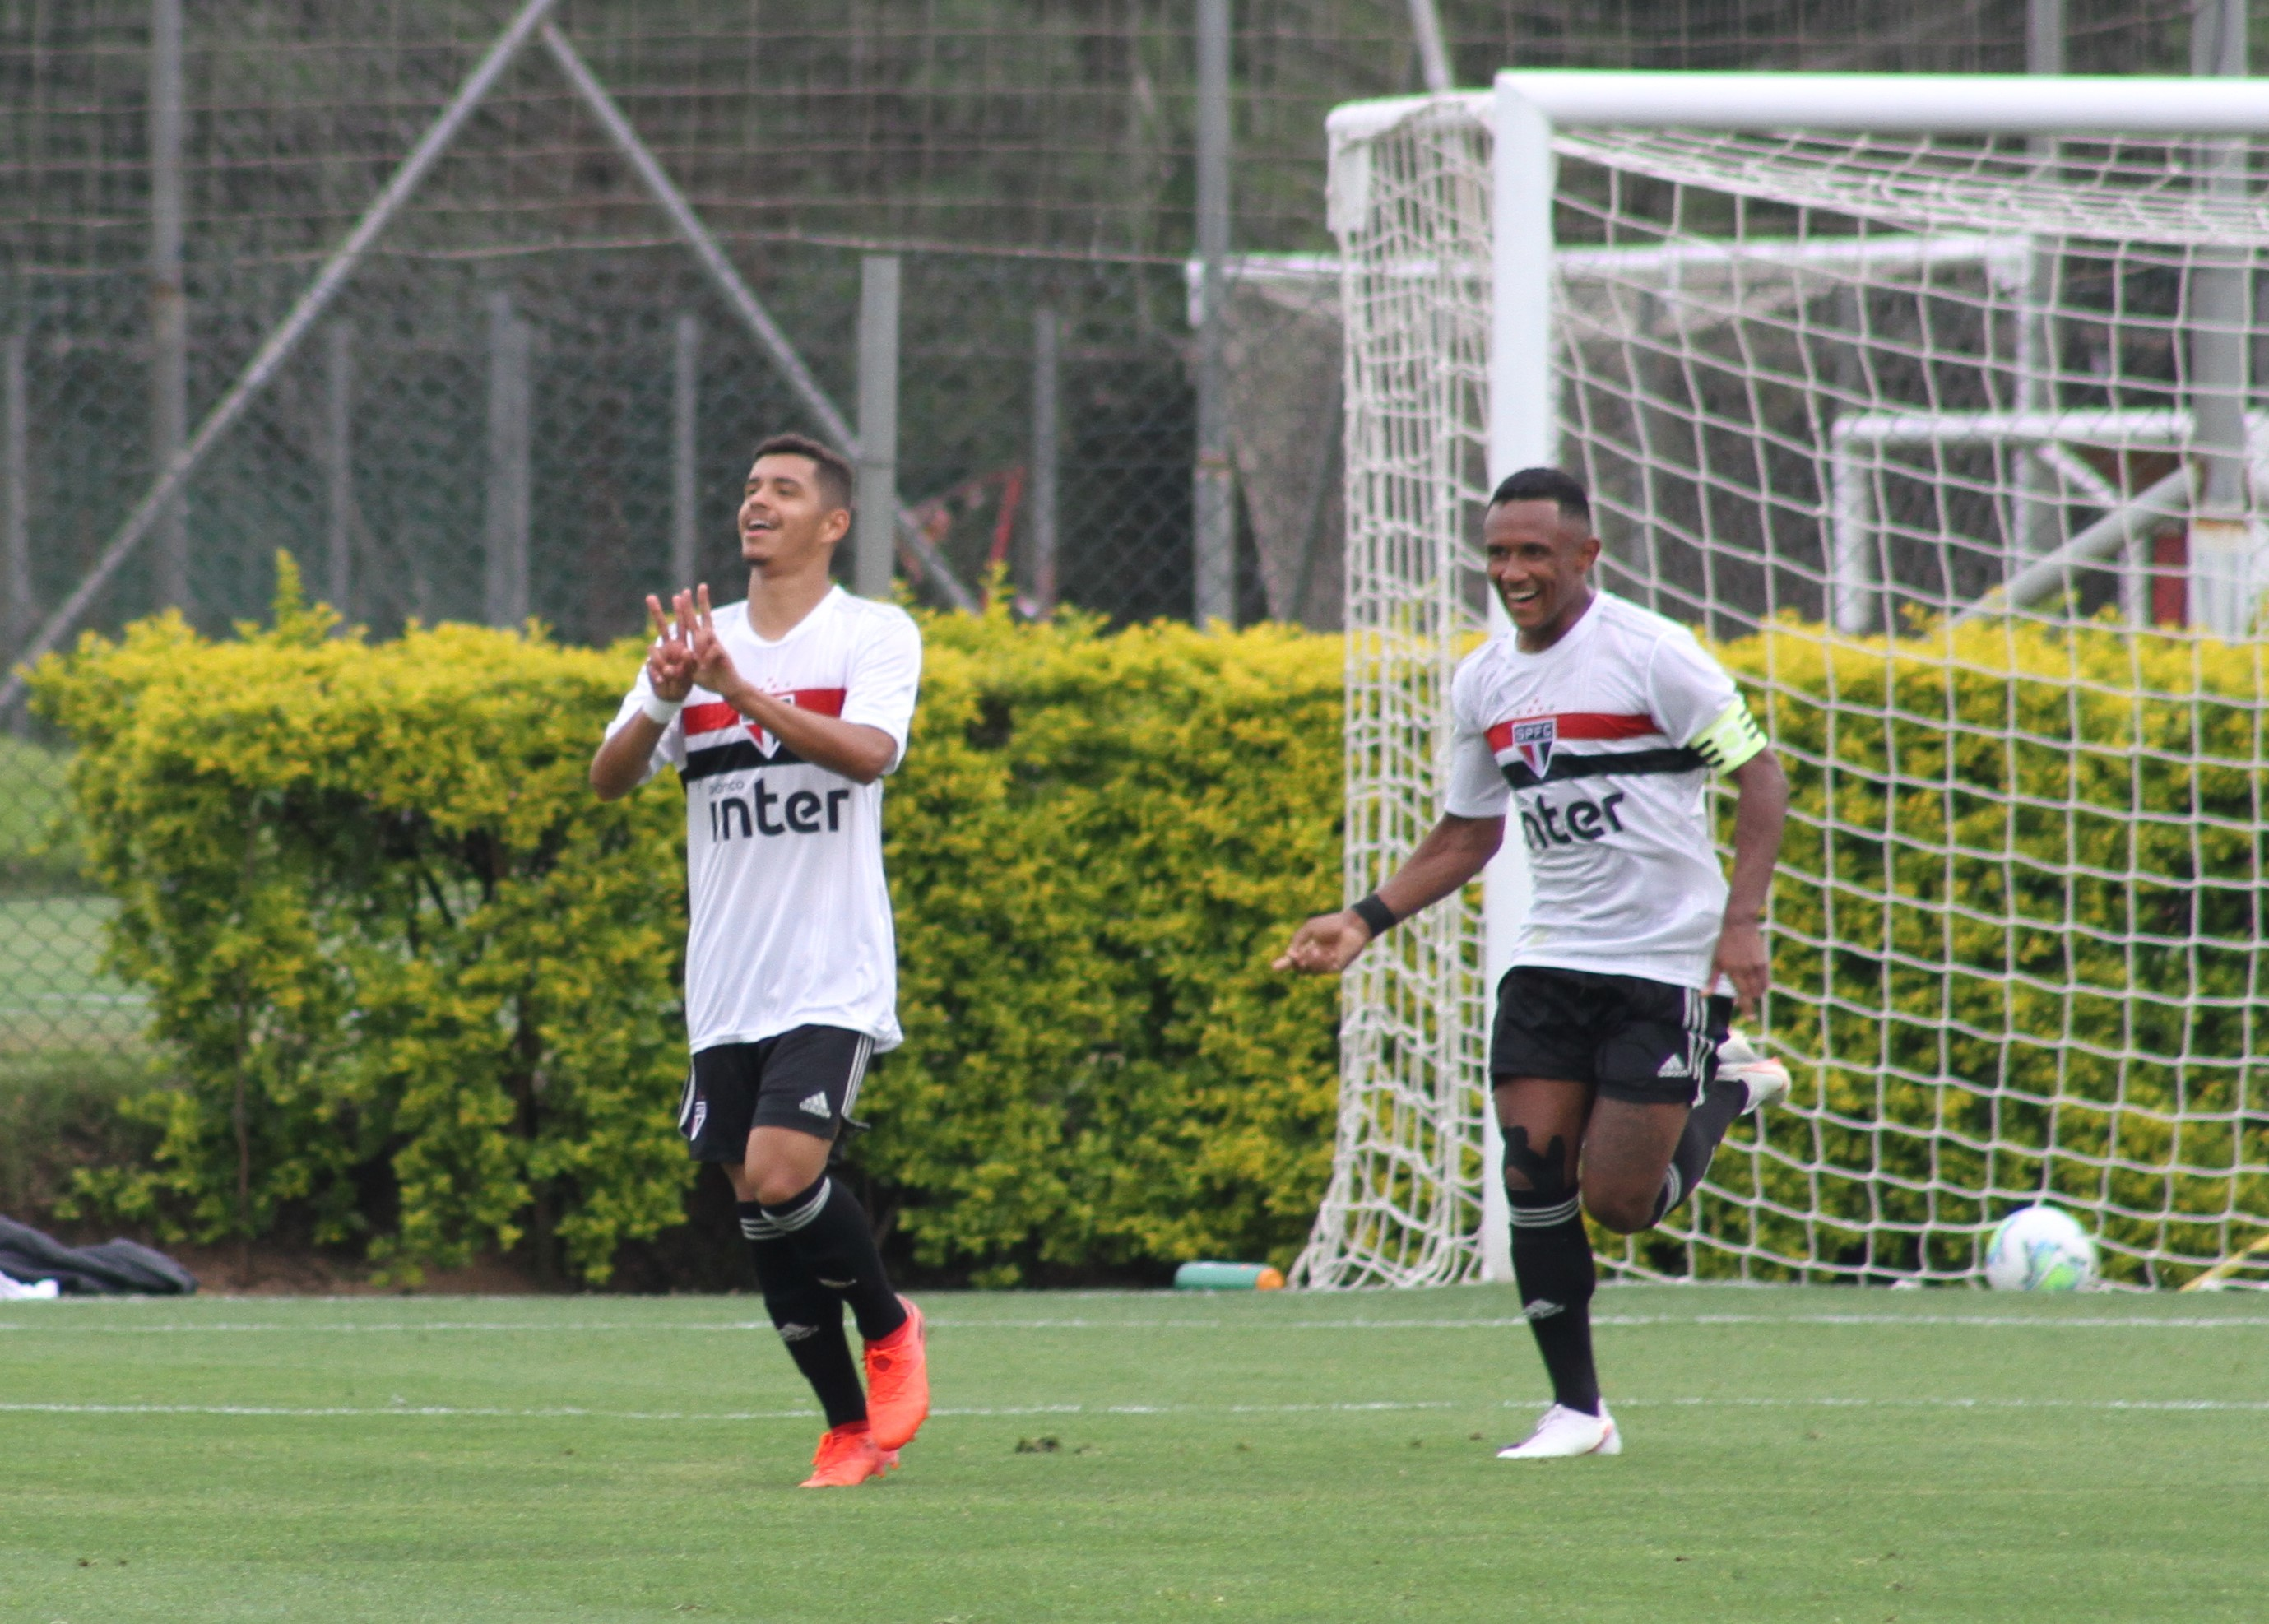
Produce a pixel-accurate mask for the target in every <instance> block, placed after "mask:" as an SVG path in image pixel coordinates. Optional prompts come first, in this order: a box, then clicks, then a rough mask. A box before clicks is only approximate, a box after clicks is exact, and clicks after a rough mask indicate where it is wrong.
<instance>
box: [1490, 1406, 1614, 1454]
mask: <svg viewBox="0 0 2269 1624" xmlns="http://www.w3.org/2000/svg"><path fill="white" fill-rule="evenodd" d="M1622 1452H1623V1435H1622V1433H1620V1432H1618V1431H1617V1430H1616V1429H1615V1417H1614V1416H1612V1415H1610V1414H1608V1406H1606V1405H1604V1404H1603V1405H1601V1406H1600V1413H1599V1414H1597V1415H1586V1414H1584V1412H1583V1411H1581V1410H1571V1409H1570V1408H1569V1407H1568V1406H1566V1405H1564V1404H1556V1405H1554V1406H1552V1407H1551V1408H1550V1409H1548V1410H1547V1411H1545V1412H1544V1414H1543V1416H1542V1418H1541V1420H1539V1421H1537V1423H1536V1430H1535V1431H1534V1432H1532V1433H1530V1434H1529V1435H1528V1436H1527V1437H1526V1439H1524V1440H1523V1441H1522V1442H1520V1443H1508V1444H1506V1445H1505V1446H1504V1448H1503V1449H1501V1450H1499V1451H1497V1458H1498V1459H1499V1460H1565V1459H1568V1458H1571V1457H1572V1456H1577V1455H1620V1454H1622Z"/></svg>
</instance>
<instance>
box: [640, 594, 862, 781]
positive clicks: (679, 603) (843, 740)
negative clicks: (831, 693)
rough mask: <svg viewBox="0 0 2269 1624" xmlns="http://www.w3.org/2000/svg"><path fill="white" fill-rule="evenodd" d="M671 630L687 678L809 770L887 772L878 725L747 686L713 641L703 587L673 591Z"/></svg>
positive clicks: (857, 776)
mask: <svg viewBox="0 0 2269 1624" xmlns="http://www.w3.org/2000/svg"><path fill="white" fill-rule="evenodd" d="M676 613H677V631H678V634H679V636H680V637H681V638H682V639H684V643H685V646H686V647H687V649H688V650H689V651H690V658H691V662H692V672H693V680H694V681H695V682H697V683H700V685H701V686H702V687H704V688H706V689H707V690H709V691H710V692H711V693H713V694H715V695H716V696H717V697H718V698H721V699H722V700H723V701H724V702H725V703H726V704H728V705H731V706H732V707H733V708H734V709H735V711H738V712H740V713H741V714H742V715H743V716H744V717H746V718H748V720H750V721H751V722H754V723H755V724H756V725H757V726H758V727H761V728H763V729H764V730H765V732H767V733H769V734H772V736H773V737H775V738H777V739H778V740H780V742H781V743H783V744H785V745H787V747H788V749H792V750H794V751H795V753H796V754H797V755H798V756H800V757H802V758H803V759H804V760H806V761H808V762H810V763H811V764H813V765H814V766H819V767H824V768H826V769H827V770H828V771H831V772H839V773H841V774H842V775H843V776H844V777H845V778H846V779H850V780H851V781H852V782H853V783H854V784H872V783H873V782H874V781H875V780H876V779H879V778H881V777H882V776H883V773H885V772H887V771H890V767H891V760H892V759H893V758H894V757H896V756H897V755H898V744H897V742H895V741H894V740H892V739H891V735H890V734H887V733H884V732H883V730H882V729H881V728H879V727H867V726H865V725H864V724H862V723H860V722H846V721H843V720H839V719H838V718H836V717H832V716H822V715H820V714H819V713H818V712H816V711H805V710H800V709H798V708H797V707H796V706H795V705H790V704H788V703H787V701H786V700H782V699H778V698H773V697H772V695H770V694H768V693H765V692H764V691H763V690H760V689H758V688H757V687H755V686H753V685H752V684H750V683H749V682H748V681H747V680H746V679H745V678H743V676H742V675H741V673H740V672H739V670H738V669H737V668H735V666H734V664H733V656H732V655H731V654H730V653H728V652H726V648H725V646H724V644H722V643H721V642H720V641H719V640H718V638H717V625H716V621H715V618H714V617H713V615H712V614H711V612H710V608H709V588H708V587H706V586H703V587H698V588H697V589H696V590H695V591H694V592H692V593H691V594H687V593H683V592H681V593H679V594H677V600H676Z"/></svg>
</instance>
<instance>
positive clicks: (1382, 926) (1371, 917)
mask: <svg viewBox="0 0 2269 1624" xmlns="http://www.w3.org/2000/svg"><path fill="white" fill-rule="evenodd" d="M1348 912H1349V913H1352V914H1354V915H1355V917H1356V918H1357V919H1361V920H1362V921H1363V922H1364V924H1366V925H1368V926H1371V937H1372V939H1373V940H1377V939H1378V937H1381V936H1384V935H1385V934H1386V933H1387V932H1388V931H1391V930H1393V928H1394V926H1395V921H1396V918H1397V916H1396V914H1395V912H1394V910H1393V909H1392V908H1390V907H1388V906H1387V905H1386V904H1385V903H1383V902H1381V901H1379V899H1378V892H1377V891H1373V892H1372V893H1371V895H1370V896H1368V897H1364V899H1363V900H1362V901H1361V902H1358V903H1353V904H1349V908H1348Z"/></svg>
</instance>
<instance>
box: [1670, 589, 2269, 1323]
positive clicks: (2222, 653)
mask: <svg viewBox="0 0 2269 1624" xmlns="http://www.w3.org/2000/svg"><path fill="white" fill-rule="evenodd" d="M1718 652H1719V654H1720V656H1721V657H1722V658H1723V659H1724V660H1725V661H1726V663H1727V665H1728V666H1729V667H1730V668H1732V669H1733V671H1734V673H1735V675H1737V676H1738V677H1739V678H1741V680H1742V681H1743V683H1744V684H1745V685H1746V686H1747V687H1748V689H1749V691H1750V694H1751V699H1752V703H1753V704H1754V705H1755V706H1756V707H1757V708H1758V709H1759V711H1760V712H1761V713H1763V714H1766V715H1769V716H1770V724H1771V732H1772V734H1773V737H1774V738H1775V740H1776V741H1777V742H1778V744H1779V746H1780V748H1781V751H1782V756H1783V759H1784V760H1785V763H1786V764H1787V765H1788V768H1789V774H1790V779H1791V781H1792V790H1793V799H1792V820H1791V823H1790V825H1789V831H1788V838H1787V840H1786V843H1785V845H1784V848H1783V853H1782V866H1781V870H1780V873H1779V875H1778V882H1777V884H1776V887H1775V891H1774V897H1773V919H1774V924H1775V926H1776V934H1775V940H1774V980H1775V986H1776V991H1775V992H1774V994H1773V1004H1772V1022H1773V1034H1774V1037H1775V1038H1776V1040H1777V1041H1778V1043H1779V1044H1780V1045H1782V1047H1783V1049H1784V1052H1788V1053H1790V1054H1792V1057H1795V1058H1799V1059H1805V1060H1807V1061H1808V1062H1809V1064H1808V1065H1807V1066H1806V1067H1803V1068H1802V1069H1801V1070H1800V1099H1803V1098H1805V1097H1807V1096H1810V1097H1812V1098H1814V1099H1816V1100H1817V1102H1818V1103H1819V1104H1822V1105H1824V1106H1825V1107H1826V1108H1827V1111H1828V1112H1829V1113H1830V1115H1829V1118H1827V1119H1825V1120H1823V1121H1822V1122H1821V1123H1820V1124H1819V1125H1818V1127H1817V1130H1816V1134H1817V1136H1816V1137H1814V1133H1815V1129H1814V1125H1813V1124H1812V1123H1810V1122H1808V1121H1807V1120H1805V1119H1803V1118H1795V1117H1785V1118H1780V1119H1779V1120H1778V1123H1773V1124H1769V1125H1768V1126H1767V1130H1766V1131H1767V1133H1768V1134H1769V1136H1770V1137H1769V1140H1768V1142H1769V1144H1770V1145H1771V1146H1772V1147H1773V1148H1774V1149H1775V1150H1777V1151H1778V1152H1781V1153H1782V1154H1783V1155H1785V1157H1786V1158H1787V1159H1785V1160H1782V1159H1779V1158H1776V1157H1769V1158H1767V1159H1766V1160H1765V1161H1764V1163H1763V1168H1764V1175H1763V1182H1762V1186H1761V1191H1760V1187H1759V1186H1758V1185H1755V1184H1749V1185H1747V1186H1746V1191H1745V1192H1761V1193H1763V1195H1764V1196H1766V1197H1767V1198H1768V1199H1769V1200H1771V1201H1773V1202H1775V1203H1777V1204H1778V1205H1779V1206H1781V1207H1785V1208H1787V1209H1790V1210H1791V1211H1792V1212H1794V1213H1798V1214H1803V1213H1811V1212H1816V1213H1817V1214H1819V1216H1820V1217H1821V1218H1822V1220H1824V1221H1825V1222H1817V1223H1808V1222H1807V1221H1806V1220H1805V1219H1804V1218H1802V1217H1798V1216H1786V1215H1779V1214H1771V1213H1767V1214H1765V1215H1763V1218H1762V1219H1761V1220H1760V1221H1757V1222H1756V1225H1755V1228H1754V1229H1753V1228H1752V1227H1751V1220H1750V1218H1749V1217H1748V1215H1747V1214H1743V1213H1741V1212H1740V1211H1738V1210H1736V1209H1733V1208H1732V1207H1728V1206H1726V1205H1724V1204H1720V1205H1718V1207H1715V1209H1714V1211H1713V1212H1712V1213H1711V1214H1710V1215H1709V1216H1708V1218H1707V1221H1706V1222H1707V1227H1708V1228H1709V1229H1711V1231H1712V1232H1713V1233H1714V1234H1715V1235H1716V1236H1718V1238H1721V1239H1723V1240H1725V1241H1726V1242H1728V1243H1729V1244H1734V1245H1738V1246H1745V1245H1749V1244H1757V1245H1762V1246H1763V1247H1764V1248H1766V1249H1768V1250H1770V1251H1774V1252H1777V1253H1778V1254H1780V1255H1782V1256H1784V1257H1797V1258H1803V1257H1818V1258H1822V1259H1829V1260H1834V1261H1838V1262H1842V1263H1844V1264H1846V1265H1851V1266H1859V1265H1863V1264H1864V1265H1869V1266H1876V1267H1880V1268H1883V1269H1886V1270H1889V1269H1905V1268H1913V1267H1916V1266H1921V1265H1924V1264H1927V1265H1929V1266H1933V1267H1936V1268H1940V1269H1962V1268H1966V1267H1968V1266H1969V1265H1970V1246H1971V1244H1972V1242H1971V1238H1970V1236H1969V1235H1968V1234H1966V1233H1963V1232H1962V1226H1964V1225H1970V1224H1976V1223H1979V1222H1987V1221H1989V1220H1991V1219H1992V1218H1996V1217H1999V1215H2000V1214H2001V1213H2002V1212H2004V1211H2006V1210H2007V1208H2008V1207H2009V1206H2010V1205H2012V1204H2013V1203H2012V1200H2011V1198H2012V1197H2013V1196H2014V1195H2017V1194H2021V1193H2023V1192H2050V1193H2051V1194H2060V1195H2062V1196H2064V1197H2066V1198H2067V1199H2068V1200H2071V1201H2072V1202H2073V1203H2075V1204H2079V1205H2085V1206H2090V1207H2093V1206H2095V1205H2096V1204H2098V1203H2099V1202H2103V1201H2105V1200H2107V1199H2108V1200H2109V1201H2110V1204H2111V1205H2112V1206H2113V1207H2115V1208H2116V1209H2118V1210H2117V1213H2116V1214H2115V1215H2114V1216H2112V1217H2111V1218H2110V1219H2109V1220H2108V1221H2107V1222H2106V1224H2105V1226H2104V1235H2105V1236H2106V1238H2107V1239H2108V1240H2109V1241H2110V1243H2111V1244H2112V1246H2113V1248H2114V1251H2115V1254H2117V1252H2118V1251H2120V1249H2128V1251H2131V1252H2140V1251H2162V1252H2167V1251H2171V1252H2174V1253H2179V1254H2185V1255H2188V1256H2190V1257H2191V1258H2206V1259H2210V1258H2213V1257H2215V1256H2218V1255H2220V1253H2221V1251H2222V1250H2223V1249H2224V1246H2225V1244H2226V1236H2225V1232H2224V1229H2223V1227H2222V1226H2223V1221H2225V1220H2226V1219H2227V1218H2228V1216H2229V1215H2231V1214H2236V1215H2237V1217H2238V1223H2237V1229H2238V1232H2239V1234H2240V1236H2241V1237H2243V1236H2250V1234H2251V1232H2252V1230H2253V1229H2254V1228H2255V1227H2258V1226H2261V1225H2269V1107H2265V1085H2269V1067H2265V1065H2264V1064H2263V1062H2262V1061H2261V1060H2259V1059H2258V1058H2257V1056H2258V1054H2259V1053H2260V1052H2261V1050H2262V1047H2263V1040H2264V1038H2265V1037H2269V1033H2265V1031H2264V1030H2263V1018H2264V1017H2263V1007H2262V1005H2261V1004H2260V1003H2259V1002H2258V1000H2259V999H2260V997H2261V995H2262V991H2263V988H2264V985H2265V981H2264V977H2265V972H2269V947H2265V930H2264V923H2265V921H2264V919H2263V905H2264V901H2265V897H2264V894H2263V891H2262V889H2261V886H2262V877H2263V858H2264V847H2263V841H2264V827H2263V824H2264V818H2263V814H2264V809H2265V801H2269V751H2265V749H2264V739H2263V727H2264V722H2265V718H2269V704H2265V701H2269V685H2265V681H2264V671H2263V665H2262V651H2260V650H2259V649H2257V648H2254V647H2251V646H2221V645H2217V644H2212V643H2202V642H2200V641H2199V640H2198V639H2193V638H2189V637H2167V636H2160V635H2154V634H2142V635H2137V634H2131V633H2127V632H2125V631H2120V630H2117V629H2116V628H2113V627H2110V626H2109V625H2094V626H2088V627H2082V628H2078V629H2072V630H2065V631H2058V630H2056V629H2052V628H2049V627H2044V626H2035V625H2021V624H1973V625H1969V626H1964V627H1961V628H1958V629H1954V630H1950V631H1949V630H1947V628H1944V627H1922V628H1918V629H1917V631H1916V632H1915V634H1914V635H1912V636H1910V637H1906V638H1902V639H1897V640H1896V641H1888V642H1887V641H1882V640H1878V641H1877V642H1876V643H1874V645H1872V646H1859V645H1854V644H1851V643H1841V642H1836V641H1831V640H1829V639H1824V638H1822V636H1821V634H1820V632H1819V631H1818V629H1817V628H1810V627H1805V626H1802V625H1799V624H1793V623H1788V624H1780V625H1778V626H1774V627H1771V628H1769V629H1768V630H1767V631H1765V632H1763V634H1761V635H1759V636H1757V637H1755V638H1752V639H1745V640H1743V641H1741V642H1738V643H1734V644H1731V645H1728V646H1724V647H1722V648H1720V649H1719V651H1718ZM1831 944H1832V945H1831ZM1941 1078H1946V1079H1952V1080H1955V1081H1957V1082H1959V1083H1961V1084H1963V1085H1965V1086H1963V1087H1961V1088H1955V1089H1947V1088H1942V1087H1939V1086H1935V1085H1936V1080H1938V1079H1941ZM1815 1091H1816V1092H1815ZM2177 1112H2180V1113H2181V1115H2182V1118H2183V1120H2182V1121H2181V1122H2180V1123H2179V1124H2177V1121H2176V1119H2175V1118H2176V1113H2177ZM2051 1147H2053V1153H2051ZM1814 1166H1817V1167H1824V1168H1825V1169H1826V1171H1825V1172H1824V1173H1821V1174H1816V1175H1815V1174H1814V1173H1813V1172H1811V1171H1809V1170H1808V1168H1810V1167H1814ZM1713 1177H1716V1178H1717V1179H1718V1181H1719V1182H1721V1183H1732V1184H1740V1183H1741V1181H1743V1180H1744V1179H1745V1178H1746V1177H1747V1175H1746V1174H1745V1172H1744V1170H1743V1167H1742V1163H1741V1159H1740V1158H1738V1157H1724V1158H1721V1159H1720V1164H1719V1167H1718V1170H1717V1171H1716V1172H1715V1173H1714V1174H1713ZM1988 1191H1992V1192H1999V1198H1998V1199H1987V1198H1984V1196H1982V1194H1981V1193H1980V1192H1988ZM1882 1220H1888V1221H1890V1222H1896V1223H1900V1224H1907V1225H1914V1226H1918V1229H1921V1228H1926V1229H1929V1231H1930V1238H1929V1240H1928V1242H1927V1244H1926V1245H1925V1244H1917V1243H1915V1242H1913V1241H1911V1240H1909V1241H1899V1240H1892V1241H1889V1242H1888V1243H1887V1242H1886V1241H1885V1239H1884V1238H1883V1237H1882V1236H1880V1235H1878V1236H1876V1237H1875V1238H1874V1241H1873V1242H1872V1243H1871V1242H1870V1240H1869V1238H1868V1236H1867V1235H1866V1225H1868V1224H1869V1223H1870V1222H1877V1221H1882ZM2111 1261H2112V1265H2113V1272H2114V1273H2116V1274H2118V1275H2120V1276H2123V1277H2125V1278H2129V1279H2140V1278H2145V1277H2147V1276H2149V1277H2152V1278H2155V1279H2157V1280H2158V1281H2160V1282H2161V1283H2164V1282H2166V1281H2169V1280H2179V1279H2181V1278H2183V1277H2184V1273H2185V1272H2184V1270H2183V1269H2182V1268H2180V1267H2177V1268H2174V1269H2172V1270H2169V1269H2167V1268H2164V1267H2158V1268H2147V1267H2146V1266H2144V1264H2143V1263H2142V1262H2141V1261H2140V1259H2137V1258H2135V1257H2133V1256H2132V1255H2131V1256H2127V1257H2124V1258H2123V1257H2120V1256H2117V1255H2115V1256H2114V1257H2113V1259H2111ZM1712 1266H1728V1265H1726V1262H1725V1260H1724V1259H1718V1260H1716V1262H1714V1263H1713V1264H1712Z"/></svg>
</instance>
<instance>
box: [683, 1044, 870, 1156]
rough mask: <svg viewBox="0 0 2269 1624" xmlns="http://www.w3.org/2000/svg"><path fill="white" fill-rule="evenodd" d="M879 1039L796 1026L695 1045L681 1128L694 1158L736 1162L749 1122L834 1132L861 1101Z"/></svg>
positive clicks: (829, 1135)
mask: <svg viewBox="0 0 2269 1624" xmlns="http://www.w3.org/2000/svg"><path fill="white" fill-rule="evenodd" d="M874 1054H875V1040H874V1039H873V1038H871V1037H868V1036H867V1034H866V1033H864V1032H853V1031H846V1030H845V1029H843V1028H842V1027H839V1026H799V1027H795V1028H793V1029H791V1030H787V1031H785V1032H781V1033H780V1034H779V1035H778V1036H776V1037H767V1038H765V1040H764V1041H763V1042H761V1043H752V1044H718V1045H715V1046H714V1047H712V1048H707V1049H703V1050H700V1051H698V1052H697V1053H696V1054H695V1055H694V1057H693V1065H692V1067H691V1069H690V1070H689V1071H688V1072H687V1073H686V1076H685V1097H684V1100H683V1101H681V1102H680V1103H679V1105H678V1108H677V1131H678V1132H679V1133H683V1134H684V1135H685V1143H686V1146H687V1148H688V1149H690V1150H691V1152H692V1155H693V1159H694V1160H695V1161H696V1162H739V1161H742V1160H743V1159H744V1158H745V1157H746V1156H747V1155H748V1154H749V1130H750V1129H751V1128H757V1127H766V1128H794V1129H795V1131H796V1132H797V1133H809V1134H810V1135H811V1136H812V1137H813V1138H815V1139H824V1140H832V1139H833V1138H834V1137H835V1136H836V1134H837V1133H839V1131H840V1130H841V1128H842V1126H843V1123H844V1121H845V1119H846V1118H848V1117H849V1116H850V1114H851V1108H852V1107H853V1106H854V1105H855V1104H858V1101H859V1085H860V1084H861V1082H863V1081H866V1076H867V1062H868V1060H870V1059H873V1058H874Z"/></svg>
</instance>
